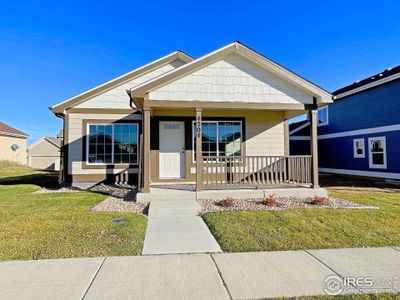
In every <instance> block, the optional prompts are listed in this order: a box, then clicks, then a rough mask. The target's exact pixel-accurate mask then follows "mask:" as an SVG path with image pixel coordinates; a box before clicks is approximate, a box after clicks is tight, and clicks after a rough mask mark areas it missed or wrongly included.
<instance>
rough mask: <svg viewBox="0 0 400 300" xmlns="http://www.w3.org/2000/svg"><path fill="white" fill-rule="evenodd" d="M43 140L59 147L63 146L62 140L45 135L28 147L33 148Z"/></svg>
mask: <svg viewBox="0 0 400 300" xmlns="http://www.w3.org/2000/svg"><path fill="white" fill-rule="evenodd" d="M42 141H46V142H49V143H50V144H52V145H54V146H56V147H57V148H61V140H60V139H58V138H55V137H52V136H44V137H41V138H40V139H38V140H37V141H36V142H34V143H33V144H32V145H30V146H28V149H32V148H34V147H35V146H37V145H39V144H40V143H41V142H42Z"/></svg>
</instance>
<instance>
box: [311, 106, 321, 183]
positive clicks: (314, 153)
mask: <svg viewBox="0 0 400 300" xmlns="http://www.w3.org/2000/svg"><path fill="white" fill-rule="evenodd" d="M309 116H310V118H309V119H310V147H311V160H312V162H311V180H312V186H313V188H318V187H319V180H318V179H319V178H318V132H317V126H318V111H317V110H311V111H310V112H309Z"/></svg>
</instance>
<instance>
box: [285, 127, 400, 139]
mask: <svg viewBox="0 0 400 300" xmlns="http://www.w3.org/2000/svg"><path fill="white" fill-rule="evenodd" d="M390 131H400V124H395V125H388V126H381V127H372V128H366V129H358V130H351V131H342V132H335V133H328V134H322V135H319V136H318V139H319V140H324V139H333V138H339V137H347V136H353V135H364V134H371V133H382V132H390ZM290 139H293V140H306V139H310V137H308V136H293V137H292V136H291V137H290Z"/></svg>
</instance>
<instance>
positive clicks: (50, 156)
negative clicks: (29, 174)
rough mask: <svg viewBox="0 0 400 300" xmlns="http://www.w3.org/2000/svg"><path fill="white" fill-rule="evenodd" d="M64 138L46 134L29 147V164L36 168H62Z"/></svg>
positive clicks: (56, 169) (57, 169)
mask: <svg viewBox="0 0 400 300" xmlns="http://www.w3.org/2000/svg"><path fill="white" fill-rule="evenodd" d="M61 145H62V138H59V137H50V136H45V137H42V138H40V139H39V140H37V141H36V142H35V143H33V144H32V145H30V146H29V147H28V165H29V166H30V167H32V168H35V169H43V170H55V171H59V170H60V149H61Z"/></svg>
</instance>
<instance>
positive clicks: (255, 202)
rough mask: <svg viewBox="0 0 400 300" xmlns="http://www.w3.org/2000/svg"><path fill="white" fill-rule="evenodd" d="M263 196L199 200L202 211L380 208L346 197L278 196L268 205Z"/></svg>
mask: <svg viewBox="0 0 400 300" xmlns="http://www.w3.org/2000/svg"><path fill="white" fill-rule="evenodd" d="M263 200H264V199H262V198H252V199H241V200H233V205H232V206H223V205H221V204H220V201H218V200H198V202H199V204H200V206H201V212H202V213H206V212H222V211H248V210H286V209H294V208H333V209H339V208H346V209H379V207H376V206H367V205H363V204H360V203H356V202H352V201H349V200H345V199H338V198H325V200H326V201H325V204H323V205H316V204H312V202H313V200H314V199H313V198H297V197H276V198H275V200H276V205H274V206H268V205H265V204H263V203H262V201H263Z"/></svg>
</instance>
